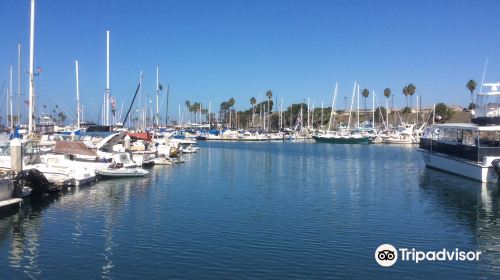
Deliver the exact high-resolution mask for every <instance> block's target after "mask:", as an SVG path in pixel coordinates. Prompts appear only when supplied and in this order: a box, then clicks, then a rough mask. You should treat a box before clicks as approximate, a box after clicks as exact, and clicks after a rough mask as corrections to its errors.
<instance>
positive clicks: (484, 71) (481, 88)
mask: <svg viewBox="0 0 500 280" xmlns="http://www.w3.org/2000/svg"><path fill="white" fill-rule="evenodd" d="M486 67H488V58H486V62H485V63H484V70H483V78H482V79H481V85H480V86H479V93H483V83H484V76H485V75H486Z"/></svg>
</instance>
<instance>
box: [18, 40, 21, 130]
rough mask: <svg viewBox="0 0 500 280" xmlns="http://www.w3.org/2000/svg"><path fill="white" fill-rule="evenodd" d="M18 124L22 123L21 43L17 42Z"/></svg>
mask: <svg viewBox="0 0 500 280" xmlns="http://www.w3.org/2000/svg"><path fill="white" fill-rule="evenodd" d="M17 124H18V125H19V124H21V44H17Z"/></svg>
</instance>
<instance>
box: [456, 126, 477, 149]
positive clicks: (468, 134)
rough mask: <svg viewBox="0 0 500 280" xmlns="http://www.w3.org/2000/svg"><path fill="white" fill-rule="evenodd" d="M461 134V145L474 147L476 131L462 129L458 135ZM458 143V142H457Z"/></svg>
mask: <svg viewBox="0 0 500 280" xmlns="http://www.w3.org/2000/svg"><path fill="white" fill-rule="evenodd" d="M460 132H462V135H461V137H459V138H461V142H462V145H467V146H476V143H477V131H476V130H471V129H464V130H461V131H460V130H459V132H458V133H459V134H460ZM459 143H460V140H459Z"/></svg>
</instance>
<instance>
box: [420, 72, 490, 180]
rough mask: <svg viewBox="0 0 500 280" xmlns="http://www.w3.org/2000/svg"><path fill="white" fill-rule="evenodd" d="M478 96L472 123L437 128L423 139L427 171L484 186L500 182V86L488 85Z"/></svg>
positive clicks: (422, 151) (444, 125)
mask: <svg viewBox="0 0 500 280" xmlns="http://www.w3.org/2000/svg"><path fill="white" fill-rule="evenodd" d="M487 87H489V88H490V90H489V91H488V92H485V93H482V92H481V93H478V94H477V102H476V109H475V110H476V112H475V114H474V117H473V118H472V123H445V124H435V125H434V126H433V127H432V128H430V129H428V130H427V132H426V133H424V134H423V135H422V137H421V138H420V144H419V151H420V152H421V153H422V156H423V158H424V161H425V164H426V166H427V167H431V168H435V169H439V170H443V171H447V172H450V173H454V174H457V175H460V176H464V177H468V178H471V179H474V180H478V181H481V182H493V183H494V182H498V181H499V180H498V177H499V174H500V90H499V89H500V82H497V83H485V84H483V88H487Z"/></svg>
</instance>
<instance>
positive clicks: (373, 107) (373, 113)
mask: <svg viewBox="0 0 500 280" xmlns="http://www.w3.org/2000/svg"><path fill="white" fill-rule="evenodd" d="M379 109H380V108H379ZM372 128H375V91H374V90H372Z"/></svg>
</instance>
